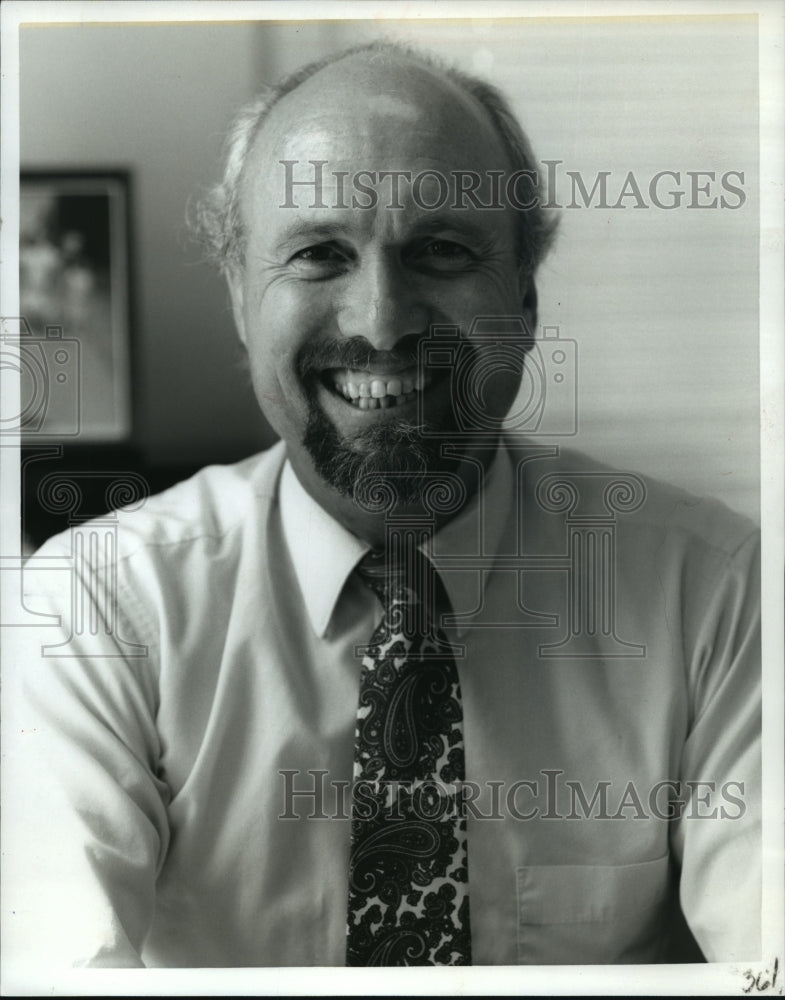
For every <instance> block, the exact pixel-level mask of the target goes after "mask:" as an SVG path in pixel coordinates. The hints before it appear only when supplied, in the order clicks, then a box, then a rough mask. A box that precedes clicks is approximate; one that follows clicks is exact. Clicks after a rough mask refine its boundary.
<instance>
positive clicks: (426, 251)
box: [416, 240, 474, 270]
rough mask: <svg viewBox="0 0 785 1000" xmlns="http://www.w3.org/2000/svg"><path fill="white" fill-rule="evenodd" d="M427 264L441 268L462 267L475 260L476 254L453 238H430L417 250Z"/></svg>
mask: <svg viewBox="0 0 785 1000" xmlns="http://www.w3.org/2000/svg"><path fill="white" fill-rule="evenodd" d="M416 256H417V257H419V258H420V259H421V260H422V261H423V262H424V263H425V264H426V265H427V266H430V267H436V268H440V269H442V270H443V269H445V268H450V267H453V268H454V267H460V266H462V265H465V264H469V263H470V262H471V261H472V260H474V255H473V254H472V252H471V251H470V250H469V249H468V248H467V247H465V246H463V245H462V244H460V243H455V242H453V240H430V241H429V242H428V243H426V244H424V245H423V246H421V247H420V248H419V250H418V252H417V255H416Z"/></svg>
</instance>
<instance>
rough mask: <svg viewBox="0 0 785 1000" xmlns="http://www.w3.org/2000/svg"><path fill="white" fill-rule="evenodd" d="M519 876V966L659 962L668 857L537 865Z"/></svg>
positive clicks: (522, 871)
mask: <svg viewBox="0 0 785 1000" xmlns="http://www.w3.org/2000/svg"><path fill="white" fill-rule="evenodd" d="M516 879H517V897H518V962H519V963H521V964H525V965H578V964H582V965H596V964H607V963H614V962H619V963H624V962H656V961H657V960H658V958H659V950H660V939H661V931H662V918H663V910H664V902H665V900H666V897H667V895H668V887H669V869H668V855H667V854H666V855H664V856H663V857H661V858H656V859H655V860H654V861H644V862H640V863H637V864H631V865H530V866H528V867H524V868H517V869H516Z"/></svg>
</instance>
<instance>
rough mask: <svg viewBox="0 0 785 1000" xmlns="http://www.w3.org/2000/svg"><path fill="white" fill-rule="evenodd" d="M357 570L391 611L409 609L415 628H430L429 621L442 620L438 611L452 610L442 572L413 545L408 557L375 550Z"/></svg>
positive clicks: (409, 616) (436, 621) (415, 629)
mask: <svg viewBox="0 0 785 1000" xmlns="http://www.w3.org/2000/svg"><path fill="white" fill-rule="evenodd" d="M357 572H358V574H359V576H360V579H361V580H362V581H363V583H364V584H365V585H366V586H367V587H369V588H370V589H371V590H372V591H373V592H374V593H375V594H376V596H377V597H378V598H379V601H380V602H381V604H382V607H383V608H384V610H385V612H386V613H387V614H389V613H390V611H391V610H392V609H393V608H394V607H405V608H407V609H409V611H408V612H407V620H408V619H409V618H411V621H412V631H415V632H416V631H420V630H422V629H426V630H428V629H429V625H428V623H430V622H433V623H434V624H438V620H439V618H438V614H437V611H442V612H446V611H449V600H448V598H447V594H446V592H445V590H444V584H443V583H442V581H441V578H440V576H439V573H438V572H437V570H436V568H435V566H434V565H433V563H432V562H431V560H430V559H429V558H428V556H426V555H424V554H423V553H422V552H421V551H420V550H419V549H417V548H410V549H409V551H408V552H407V553H406V557H405V559H404V558H401V557H400V552H396V551H393V552H392V554H390V553H389V552H385V551H371V552H369V553H368V554H367V555H366V556H364V557H363V559H362V560H361V561H360V562H359V563H358V565H357ZM412 609H414V610H412ZM416 622H419V625H416V624H415V623H416ZM407 631H409V629H408V628H407Z"/></svg>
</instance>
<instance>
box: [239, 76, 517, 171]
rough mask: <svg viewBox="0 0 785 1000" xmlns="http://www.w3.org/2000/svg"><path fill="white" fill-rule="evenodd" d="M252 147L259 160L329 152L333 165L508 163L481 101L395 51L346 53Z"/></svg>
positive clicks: (285, 104) (293, 95) (291, 97)
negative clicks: (373, 56) (375, 57)
mask: <svg viewBox="0 0 785 1000" xmlns="http://www.w3.org/2000/svg"><path fill="white" fill-rule="evenodd" d="M255 147H256V148H255V149H254V150H253V151H252V156H253V155H254V154H260V155H259V157H258V159H259V166H262V161H264V160H266V161H267V163H268V164H269V162H270V161H273V162H275V161H277V160H279V159H305V160H308V159H318V158H325V157H329V159H330V160H331V163H330V169H336V170H340V169H355V170H356V169H359V168H360V167H366V168H367V169H388V170H395V169H409V168H410V167H411V165H412V161H413V160H414V159H417V160H419V161H422V162H424V161H425V160H427V159H430V160H436V159H438V160H441V161H442V163H443V164H444V165H451V166H453V167H462V168H466V169H483V168H487V167H488V166H490V165H493V166H496V167H497V168H498V167H501V168H504V167H507V166H509V164H508V163H507V157H506V154H505V151H504V148H503V146H502V143H501V141H500V139H499V136H498V134H497V133H496V131H495V130H494V128H493V126H492V124H491V122H490V119H489V116H488V113H487V111H486V110H485V109H484V108H483V107H482V106H481V105H480V104H479V102H478V101H476V100H475V99H474V98H473V97H472V96H471V95H470V94H468V93H466V92H464V91H463V89H462V88H460V87H458V86H457V85H456V84H454V83H453V82H452V81H450V80H448V79H447V78H446V77H444V76H443V75H442V74H441V73H438V72H436V71H431V70H429V69H428V67H425V66H421V65H420V64H418V63H416V62H412V61H407V60H405V59H403V58H397V59H396V58H390V57H388V58H387V59H386V61H384V62H381V63H377V62H376V61H370V60H368V59H367V58H365V59H363V58H361V57H354V58H347V59H345V60H341V61H340V62H338V63H335V64H333V65H330V66H328V67H326V68H324V69H322V70H320V71H319V72H318V73H316V74H315V75H314V76H313V77H310V78H309V79H308V80H306V81H304V83H302V84H300V86H298V87H297V88H296V89H295V90H294V91H292V92H290V93H289V94H287V95H286V96H285V97H283V98H282V99H281V100H280V101H279V103H278V104H277V105H276V106H275V107H274V108H273V109H272V112H271V114H270V115H269V117H268V119H267V120H266V121H265V122H264V124H263V125H262V127H261V129H260V131H259V135H258V136H257V140H256V143H255ZM362 158H365V159H366V160H367V162H364V163H359V162H358V160H359V159H362ZM372 161H373V162H372ZM490 161H492V163H491V162H490Z"/></svg>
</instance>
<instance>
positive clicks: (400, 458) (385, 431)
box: [303, 396, 459, 505]
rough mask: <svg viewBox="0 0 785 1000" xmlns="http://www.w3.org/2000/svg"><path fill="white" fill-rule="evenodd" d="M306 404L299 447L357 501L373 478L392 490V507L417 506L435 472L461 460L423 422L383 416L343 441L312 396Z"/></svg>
mask: <svg viewBox="0 0 785 1000" xmlns="http://www.w3.org/2000/svg"><path fill="white" fill-rule="evenodd" d="M309 402H310V405H309V413H308V424H307V427H306V430H305V434H304V436H303V445H304V446H305V448H306V450H307V451H308V454H309V455H310V456H311V460H312V461H313V463H314V467H315V469H316V471H317V473H318V474H319V476H320V478H321V479H323V480H324V482H326V483H327V484H328V485H330V486H332V487H333V489H335V490H337V491H338V493H340V494H341V495H342V496H346V497H352V498H353V499H356V500H359V496H358V493H362V494H364V495H367V494H368V491H369V490H370V489H371V486H372V483H374V482H377V483H385V484H386V485H387V486H388V487H391V488H392V489H393V490H394V491H395V497H396V505H411V504H417V503H420V502H421V501H422V498H423V491H424V490H425V488H427V487H428V486H432V484H433V474H434V473H439V472H454V471H455V470H456V469H457V468H458V465H459V460H458V459H456V458H454V457H443V456H442V454H441V450H442V447H441V446H442V442H441V441H440V440H439V438H431V437H426V436H425V435H424V434H423V428H422V425H419V424H414V423H411V422H410V421H408V420H386V421H384V422H383V423H379V424H377V425H376V426H374V427H370V428H368V429H367V430H365V431H362V432H361V433H359V434H357V435H356V436H355V437H353V438H352V439H351V441H347V440H345V439H343V438H341V437H340V436H339V435H338V432H337V431H336V429H335V426H334V425H333V423H332V421H331V420H330V419H329V418H328V417H327V416H326V414H325V413H324V411H323V410H322V409H321V407H320V406H319V404H318V402H317V401H316V400H315V399H314V397H313V396H311V397H310V401H309Z"/></svg>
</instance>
